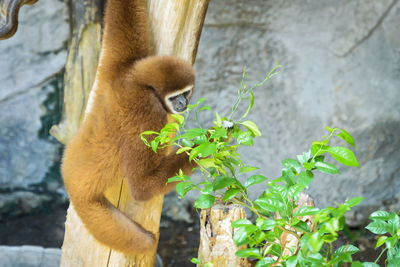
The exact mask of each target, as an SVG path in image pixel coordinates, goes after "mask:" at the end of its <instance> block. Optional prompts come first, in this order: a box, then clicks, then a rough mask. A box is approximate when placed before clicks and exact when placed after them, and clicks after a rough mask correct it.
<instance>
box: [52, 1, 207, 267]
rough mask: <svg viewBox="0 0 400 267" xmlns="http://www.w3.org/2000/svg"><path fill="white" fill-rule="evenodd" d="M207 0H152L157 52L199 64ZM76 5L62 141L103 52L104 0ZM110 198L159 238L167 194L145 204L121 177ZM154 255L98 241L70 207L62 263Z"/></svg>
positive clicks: (75, 121)
mask: <svg viewBox="0 0 400 267" xmlns="http://www.w3.org/2000/svg"><path fill="white" fill-rule="evenodd" d="M75 2H82V3H81V4H79V3H75ZM208 2H209V0H180V1H174V0H168V1H166V0H148V7H149V22H150V32H151V39H152V50H153V52H154V54H157V55H174V56H178V57H180V58H183V59H186V60H188V61H190V62H192V63H194V61H195V55H196V51H197V46H198V42H199V39H200V33H201V29H202V26H203V22H204V18H205V14H206V11H207V6H208ZM72 4H73V5H75V6H78V5H83V7H84V8H83V10H84V12H76V14H77V16H80V18H81V20H80V21H79V23H76V28H77V31H76V32H75V34H74V36H73V40H72V42H71V46H70V52H69V56H68V63H67V66H66V74H65V81H66V82H65V99H64V114H63V119H62V122H61V123H60V125H58V126H54V127H53V128H52V130H51V133H52V134H53V135H54V136H55V137H56V138H57V139H58V140H60V141H61V142H62V143H66V142H68V140H70V138H71V136H72V135H73V134H74V133H75V132H76V130H77V129H78V127H79V124H80V122H81V120H82V118H83V116H84V110H85V106H86V103H87V99H88V96H89V89H90V88H91V86H92V84H93V79H94V77H95V75H94V74H95V70H96V66H97V59H98V55H99V49H98V47H99V40H100V23H99V22H97V16H94V17H93V16H88V15H87V14H91V11H93V10H94V11H93V12H95V13H96V12H97V10H102V8H99V7H101V4H100V2H95V1H72ZM75 10H78V9H75ZM80 10H81V11H82V9H80ZM96 14H97V13H96ZM77 33H79V34H77ZM89 51H90V52H89ZM106 197H107V198H108V200H109V201H110V202H111V203H112V204H113V205H115V206H116V207H117V208H118V209H120V210H121V211H122V212H123V213H125V214H126V215H127V216H129V217H130V218H132V219H133V220H134V221H136V222H137V223H139V224H141V225H143V227H144V228H145V229H147V230H149V231H152V232H153V233H156V235H157V238H158V236H159V224H160V217H161V208H162V203H163V199H164V196H161V195H160V196H157V197H154V198H153V199H151V200H149V201H146V202H137V201H134V200H133V199H132V198H131V197H130V195H129V193H128V187H127V184H126V182H125V180H124V179H123V178H122V177H121V179H120V181H119V182H118V183H117V184H115V185H114V186H113V187H112V188H110V189H109V190H108V191H107V192H106ZM155 259H156V251H153V252H152V253H150V254H140V255H133V256H126V255H123V254H122V253H119V252H116V251H114V250H112V249H110V248H108V247H106V246H104V245H102V244H100V243H98V242H97V241H96V240H95V239H94V238H93V237H92V236H91V235H90V234H89V233H88V232H87V231H86V229H85V227H84V226H83V224H82V222H81V221H80V219H79V217H78V216H77V214H76V212H75V210H74V208H73V205H70V207H69V209H68V215H67V221H66V227H65V238H64V243H63V247H62V257H61V266H74V267H75V266H96V267H97V266H100V267H101V266H141V267H149V266H154V265H155Z"/></svg>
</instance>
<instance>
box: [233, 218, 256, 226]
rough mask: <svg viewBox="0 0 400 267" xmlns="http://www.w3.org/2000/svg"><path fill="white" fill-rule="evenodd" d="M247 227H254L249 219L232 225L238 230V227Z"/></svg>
mask: <svg viewBox="0 0 400 267" xmlns="http://www.w3.org/2000/svg"><path fill="white" fill-rule="evenodd" d="M246 225H253V223H252V222H251V221H250V220H247V219H239V220H236V221H234V222H233V223H232V227H234V228H238V227H242V226H246Z"/></svg>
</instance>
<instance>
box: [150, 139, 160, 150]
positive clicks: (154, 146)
mask: <svg viewBox="0 0 400 267" xmlns="http://www.w3.org/2000/svg"><path fill="white" fill-rule="evenodd" d="M158 144H159V141H158V140H155V139H154V140H153V141H151V142H150V145H151V149H153V151H154V153H157V147H158Z"/></svg>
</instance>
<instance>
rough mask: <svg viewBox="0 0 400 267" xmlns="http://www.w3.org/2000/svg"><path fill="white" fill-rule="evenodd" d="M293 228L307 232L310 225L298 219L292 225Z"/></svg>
mask: <svg viewBox="0 0 400 267" xmlns="http://www.w3.org/2000/svg"><path fill="white" fill-rule="evenodd" d="M292 226H293V227H294V228H295V229H299V230H301V231H303V232H305V233H309V232H310V226H309V225H308V224H307V223H306V222H303V221H300V220H299V221H298V222H297V223H296V224H294V225H292Z"/></svg>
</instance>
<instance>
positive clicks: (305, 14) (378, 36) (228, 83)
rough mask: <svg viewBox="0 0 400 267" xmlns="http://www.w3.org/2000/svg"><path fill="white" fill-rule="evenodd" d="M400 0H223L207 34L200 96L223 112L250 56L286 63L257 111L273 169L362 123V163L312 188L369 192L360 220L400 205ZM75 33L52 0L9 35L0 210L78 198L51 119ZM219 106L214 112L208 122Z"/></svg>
mask: <svg viewBox="0 0 400 267" xmlns="http://www.w3.org/2000/svg"><path fill="white" fill-rule="evenodd" d="M398 2H399V1H398V0H380V1H374V0H351V1H348V0H329V1H323V2H321V1H319V0H297V1H280V0H234V1H233V0H211V3H210V6H209V9H208V14H207V17H206V21H205V25H204V29H203V34H202V38H201V42H200V46H199V53H198V57H197V63H196V66H195V67H196V70H197V77H198V78H197V86H196V93H195V95H194V99H197V98H200V97H203V96H206V97H207V104H208V105H210V106H211V108H212V109H213V111H218V112H219V113H220V114H222V115H227V114H228V113H229V111H230V106H231V103H233V101H234V99H235V97H236V90H237V89H238V87H239V84H240V79H241V75H242V69H243V67H244V66H245V65H246V66H247V73H248V79H247V84H249V85H251V84H254V83H256V82H258V81H261V80H263V79H264V77H265V75H266V73H268V72H269V70H270V69H271V68H272V67H273V66H274V65H275V62H279V63H280V64H281V65H283V68H282V69H281V71H280V74H279V75H278V76H275V77H274V78H273V79H272V80H271V81H270V82H268V84H266V85H265V86H263V87H262V88H258V89H257V91H256V102H255V107H254V109H253V112H252V114H251V116H250V119H252V120H254V121H255V122H256V123H257V124H258V125H259V128H260V129H261V131H262V132H263V136H262V137H261V138H258V140H257V139H256V140H255V146H254V147H251V148H247V149H244V150H243V151H242V154H243V155H244V157H245V161H246V162H247V163H248V164H251V165H254V166H259V167H261V168H262V173H263V174H264V175H266V176H267V177H277V176H279V175H280V161H281V160H282V159H284V158H287V157H294V156H295V155H297V154H300V153H302V152H303V151H306V150H308V149H309V145H310V144H311V141H314V140H317V139H319V138H320V137H321V136H322V135H324V134H325V130H324V127H325V126H326V125H329V126H334V127H341V128H344V129H346V130H348V131H349V132H350V133H351V134H353V136H354V138H355V141H356V145H357V147H358V149H357V151H356V154H357V157H358V158H359V161H360V164H361V168H358V169H350V168H346V167H342V168H341V172H342V175H340V176H329V175H318V176H316V179H315V182H314V184H313V185H312V187H311V188H310V190H309V193H310V194H311V196H312V197H313V198H314V199H315V201H316V203H317V205H318V206H326V205H334V201H337V202H343V201H344V200H345V199H346V198H350V197H354V196H363V197H366V200H365V201H364V202H363V203H362V204H361V206H360V207H359V208H358V209H357V210H356V211H355V212H353V213H352V214H351V216H350V217H349V219H350V220H349V222H350V223H351V224H352V225H357V224H361V223H363V222H364V221H365V219H366V218H367V217H368V214H369V213H370V212H371V211H372V210H375V209H378V208H379V209H381V208H383V209H388V210H398V209H399V208H400V150H399V148H400V134H399V131H400V27H399V26H400V3H398ZM69 34H70V33H69V25H68V6H67V4H66V3H65V2H64V1H60V0H40V1H39V2H38V3H36V4H35V5H34V6H32V7H30V6H28V7H27V6H24V7H23V8H22V10H21V12H20V24H19V29H18V32H17V34H16V35H15V36H14V37H12V38H11V39H9V40H5V41H0V113H1V114H2V115H1V116H0V219H1V218H2V219H4V218H9V217H12V216H16V215H21V214H26V213H30V212H33V211H37V210H42V209H44V208H48V207H49V206H51V205H54V203H63V202H65V201H66V197H65V191H64V190H63V187H62V181H61V178H60V174H59V164H60V155H61V151H62V147H61V146H60V145H59V144H58V143H57V142H56V141H55V140H54V139H53V138H52V137H50V136H49V135H48V130H49V128H50V127H51V125H53V124H56V123H57V122H58V121H57V120H58V119H59V117H60V112H61V110H62V106H61V104H62V90H63V84H62V75H63V69H64V64H65V61H66V55H67V53H66V49H67V44H68V38H69ZM213 116H214V113H211V112H208V113H207V112H204V113H203V116H202V117H201V122H202V123H203V124H204V126H207V125H208V124H209V122H210V121H211V120H212V118H213ZM259 193H261V189H260V190H259V191H254V192H253V195H254V196H256V195H258V194H259ZM194 197H195V196H192V198H194ZM184 216H186V215H184ZM188 220H189V219H188Z"/></svg>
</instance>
